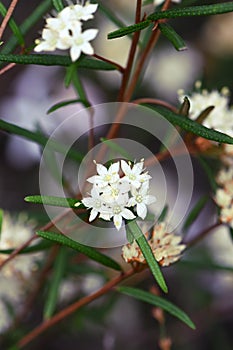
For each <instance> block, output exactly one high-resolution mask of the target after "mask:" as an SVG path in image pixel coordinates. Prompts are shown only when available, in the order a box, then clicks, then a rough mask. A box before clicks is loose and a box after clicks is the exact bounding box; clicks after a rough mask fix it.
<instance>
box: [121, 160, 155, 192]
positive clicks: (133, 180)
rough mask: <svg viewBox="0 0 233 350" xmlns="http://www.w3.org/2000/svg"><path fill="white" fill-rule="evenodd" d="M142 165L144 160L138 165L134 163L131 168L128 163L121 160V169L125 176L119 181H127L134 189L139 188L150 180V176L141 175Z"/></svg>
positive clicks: (146, 174)
mask: <svg viewBox="0 0 233 350" xmlns="http://www.w3.org/2000/svg"><path fill="white" fill-rule="evenodd" d="M143 163H144V160H141V161H140V162H139V163H135V164H134V165H133V167H132V168H131V166H130V163H129V164H128V163H127V162H126V161H125V160H121V168H122V170H123V172H124V174H125V176H124V177H123V178H122V179H121V181H122V182H123V181H127V182H129V183H130V184H131V186H132V187H134V188H139V187H140V186H141V184H142V183H143V182H145V181H148V180H150V179H151V176H150V175H148V173H143V174H141V172H142V171H143Z"/></svg>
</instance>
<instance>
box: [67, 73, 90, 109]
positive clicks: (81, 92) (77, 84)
mask: <svg viewBox="0 0 233 350" xmlns="http://www.w3.org/2000/svg"><path fill="white" fill-rule="evenodd" d="M71 81H72V84H73V86H74V88H75V90H76V92H77V94H78V96H79V97H80V99H81V100H83V101H87V107H90V106H91V104H90V102H89V101H88V97H87V94H86V91H85V88H84V86H83V83H82V81H81V79H80V78H79V75H78V74H77V72H74V74H73V75H72V79H71ZM89 112H90V110H89Z"/></svg>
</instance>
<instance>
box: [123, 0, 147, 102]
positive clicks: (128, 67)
mask: <svg viewBox="0 0 233 350" xmlns="http://www.w3.org/2000/svg"><path fill="white" fill-rule="evenodd" d="M141 7H142V1H141V0H138V1H137V6H136V14H135V23H139V22H140V20H141ZM139 37H140V31H139V32H135V33H134V35H133V40H132V44H131V47H130V52H129V56H128V61H127V65H126V68H125V71H124V74H123V78H122V83H121V87H120V91H119V95H118V101H122V100H123V97H124V93H125V89H126V87H127V84H128V81H129V77H130V73H131V70H132V66H133V61H134V56H135V53H136V50H137V45H138V41H139Z"/></svg>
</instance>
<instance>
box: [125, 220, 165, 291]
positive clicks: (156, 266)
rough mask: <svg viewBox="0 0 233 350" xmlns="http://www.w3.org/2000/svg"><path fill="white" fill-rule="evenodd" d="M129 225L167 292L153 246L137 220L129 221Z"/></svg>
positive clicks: (149, 264)
mask: <svg viewBox="0 0 233 350" xmlns="http://www.w3.org/2000/svg"><path fill="white" fill-rule="evenodd" d="M127 226H128V227H129V229H130V231H131V233H132V235H133V237H134V239H135V240H136V242H137V244H138V245H139V247H140V249H141V251H142V254H143V255H144V258H145V259H146V261H147V263H148V266H149V268H150V270H151V272H152V274H153V276H154V277H155V279H156V281H157V282H158V285H159V286H160V288H161V289H162V290H163V291H164V292H165V293H167V291H168V289H167V285H166V282H165V280H164V277H163V275H162V272H161V270H160V267H159V264H158V263H157V261H156V259H155V257H154V254H153V252H152V250H151V247H150V246H149V243H148V242H147V239H146V237H145V236H144V234H143V233H142V231H141V229H140V227H139V226H138V224H137V222H136V221H135V220H132V221H129V222H128V223H127Z"/></svg>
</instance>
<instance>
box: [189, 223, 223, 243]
mask: <svg viewBox="0 0 233 350" xmlns="http://www.w3.org/2000/svg"><path fill="white" fill-rule="evenodd" d="M221 225H222V223H221V222H216V223H215V224H213V225H212V226H210V227H207V228H206V229H205V230H203V231H201V232H200V233H199V234H198V235H197V236H196V237H194V238H192V239H191V240H190V241H188V242H187V243H185V242H184V243H185V244H186V245H187V247H188V248H190V247H192V246H193V245H195V244H197V243H198V242H199V241H201V240H202V239H203V238H205V237H206V236H207V235H208V234H209V233H211V232H212V231H213V230H215V229H216V228H217V227H219V226H221Z"/></svg>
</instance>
